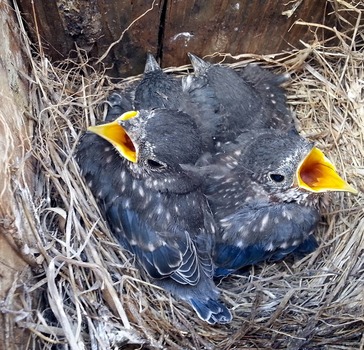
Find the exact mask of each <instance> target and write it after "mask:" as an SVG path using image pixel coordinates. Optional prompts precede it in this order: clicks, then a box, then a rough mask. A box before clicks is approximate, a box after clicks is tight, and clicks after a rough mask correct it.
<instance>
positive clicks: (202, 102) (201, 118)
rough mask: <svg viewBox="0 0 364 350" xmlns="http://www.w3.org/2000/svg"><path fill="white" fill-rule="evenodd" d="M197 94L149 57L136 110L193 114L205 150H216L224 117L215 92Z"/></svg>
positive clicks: (138, 87) (139, 89) (140, 85)
mask: <svg viewBox="0 0 364 350" xmlns="http://www.w3.org/2000/svg"><path fill="white" fill-rule="evenodd" d="M193 95H194V92H191V91H184V90H183V87H182V79H181V78H177V77H174V76H172V75H169V74H167V73H165V72H163V70H162V69H161V67H160V66H159V64H158V63H157V61H156V60H155V59H154V57H153V56H152V55H151V54H148V55H147V61H146V64H145V69H144V75H143V78H142V79H141V80H140V82H139V84H138V85H137V87H136V90H135V99H134V107H135V109H137V110H138V109H149V108H166V109H170V110H172V109H173V110H178V111H183V112H185V113H187V114H189V115H190V116H191V117H192V118H193V120H194V121H195V123H196V124H197V127H198V129H199V132H200V135H201V140H202V148H203V151H214V143H215V140H216V138H217V136H218V135H219V134H220V129H221V124H222V122H223V118H222V116H221V115H220V114H219V113H218V109H219V102H218V101H217V99H216V98H215V94H214V91H213V90H212V89H210V88H208V87H206V88H205V89H204V91H203V96H201V95H199V98H192V97H193Z"/></svg>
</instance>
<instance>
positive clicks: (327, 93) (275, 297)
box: [18, 13, 364, 349]
mask: <svg viewBox="0 0 364 350" xmlns="http://www.w3.org/2000/svg"><path fill="white" fill-rule="evenodd" d="M359 15H360V13H358V16H359ZM311 28H312V29H314V26H311ZM333 35H334V36H335V40H336V44H335V45H332V43H333V41H332V40H330V41H328V42H315V43H314V44H312V45H305V46H306V47H305V48H304V49H303V50H292V51H291V52H287V53H283V54H278V55H269V56H257V55H254V56H252V55H242V56H240V57H239V58H238V59H239V62H236V63H234V64H232V66H233V67H234V68H235V69H239V68H241V67H243V66H244V65H246V64H247V63H249V62H257V63H259V64H261V65H262V66H264V67H267V68H268V69H271V70H273V71H275V72H277V73H278V72H285V71H289V72H290V73H291V75H292V80H291V82H289V83H288V84H287V86H286V89H287V95H288V102H289V104H290V106H291V107H292V109H293V110H294V111H295V113H296V117H297V125H298V129H299V130H300V133H301V134H302V135H305V136H306V137H307V138H308V139H310V140H312V141H313V142H315V143H317V144H318V145H319V147H320V149H322V150H323V151H324V153H325V154H327V155H328V157H329V158H330V159H331V160H332V161H333V162H334V163H335V164H336V166H337V168H338V170H339V173H340V174H341V175H343V177H344V178H346V179H347V180H348V182H349V183H350V184H352V185H353V186H354V187H356V188H357V189H358V190H359V191H363V190H364V164H363V160H364V145H363V143H364V66H363V60H364V53H363V27H362V26H360V25H359V21H357V23H356V24H354V25H353V26H351V27H350V28H349V29H348V30H346V31H342V32H338V31H333ZM26 45H29V42H28V41H27V42H26ZM29 52H31V51H30V50H29ZM222 57H223V56H222ZM29 60H30V61H31V65H32V77H31V79H32V82H33V83H32V89H31V100H32V101H31V102H32V105H33V111H32V113H31V114H32V116H33V118H34V119H35V127H34V138H33V143H32V144H33V146H32V150H31V157H33V158H34V165H35V176H36V181H37V185H36V192H35V193H34V196H33V198H31V199H30V200H31V204H32V207H33V208H34V212H32V213H31V215H33V217H32V220H33V225H34V227H36V230H35V232H36V234H35V237H33V238H32V251H33V252H36V253H35V254H36V255H37V262H38V263H39V266H38V269H37V273H36V276H35V277H34V278H33V279H32V280H30V281H28V283H27V284H26V285H25V286H23V294H24V298H23V299H22V300H23V309H24V313H23V314H22V318H21V319H19V320H18V321H19V324H18V325H19V326H21V327H26V328H28V329H30V330H31V337H30V339H29V346H30V348H31V347H33V346H35V345H36V344H38V346H39V348H41V349H49V348H51V347H52V345H54V344H64V343H68V344H69V348H70V349H109V348H123V346H125V348H126V349H134V348H141V347H142V348H145V349H163V348H170V349H215V348H216V349H232V348H236V349H243V348H249V349H272V348H277V349H283V348H290V349H302V348H305V349H312V348H324V347H325V346H327V347H328V348H330V349H363V348H364V335H363V333H364V319H363V315H364V302H363V300H364V288H363V284H364V254H363V249H364V235H363V232H364V209H363V208H364V197H363V194H362V192H360V193H359V195H358V196H352V195H349V194H343V193H340V194H334V195H332V196H331V198H332V199H331V201H330V203H329V204H328V205H327V206H326V208H325V209H324V215H323V217H322V223H321V224H320V227H319V229H318V231H317V233H316V234H317V237H318V238H319V241H320V243H321V244H320V247H319V248H318V249H317V250H316V251H315V252H314V253H313V254H311V255H309V256H307V257H306V258H304V259H302V260H300V261H293V260H289V259H288V260H285V261H282V262H279V263H269V264H268V263H267V264H261V265H259V266H254V267H251V268H248V269H247V270H246V274H244V275H242V276H231V277H228V278H225V279H224V280H222V281H221V283H220V284H219V288H220V290H221V295H222V300H223V301H224V302H225V304H226V305H227V306H228V307H229V308H230V309H231V311H232V313H233V317H234V318H233V321H232V323H231V324H229V325H224V326H210V325H208V324H207V323H205V322H203V321H201V320H200V319H198V318H197V316H196V314H195V313H194V312H193V310H192V309H191V308H190V307H189V306H188V305H187V304H185V303H183V302H181V301H177V300H175V299H174V298H172V297H171V296H170V295H169V294H168V293H166V292H164V291H163V290H161V289H160V288H158V287H155V286H153V285H151V284H149V283H148V282H146V281H147V280H146V279H145V276H142V275H141V272H140V271H138V270H137V269H136V268H135V266H134V260H133V257H132V256H131V255H130V254H129V253H128V252H126V251H124V250H123V249H121V247H120V246H119V245H118V244H117V243H116V242H115V240H114V239H113V237H112V235H111V234H110V232H109V231H108V229H107V226H106V224H105V222H104V220H103V219H102V217H101V215H100V212H99V211H98V209H97V205H96V202H95V200H94V198H93V196H92V194H91V192H90V190H89V189H88V187H87V185H86V184H85V183H84V182H83V179H82V178H81V176H80V174H79V169H78V166H77V164H76V162H75V159H74V153H75V147H76V145H77V142H78V140H79V138H80V136H81V134H82V133H83V132H84V131H85V130H86V128H87V127H88V126H89V125H92V124H95V122H96V121H99V120H102V119H103V117H104V116H105V114H106V105H105V104H103V101H104V100H105V99H106V98H107V96H108V94H109V93H110V91H112V90H114V89H122V88H123V87H124V86H125V85H126V84H128V83H129V82H131V81H136V80H137V79H139V78H140V77H132V78H129V79H125V80H123V81H120V82H118V83H113V82H112V81H111V80H110V79H109V78H108V76H107V71H106V70H105V71H96V70H95V69H94V68H92V67H91V65H90V64H89V61H88V59H87V55H86V54H85V53H84V52H81V51H80V52H78V60H76V61H70V60H65V61H63V62H60V63H58V64H52V63H51V62H49V61H48V60H47V59H46V58H45V57H44V56H43V55H41V54H40V55H36V56H35V55H30V54H29ZM189 68H190V67H187V66H186V67H180V68H176V69H168V70H167V71H168V72H173V73H175V74H184V73H186V72H187V71H188V69H189ZM26 201H28V202H29V199H28V198H26ZM23 235H24V240H26V241H29V237H26V235H27V233H26V232H24V233H23ZM35 295H37V296H38V297H37V299H35V298H34V296H35ZM39 295H40V296H41V297H40V298H39Z"/></svg>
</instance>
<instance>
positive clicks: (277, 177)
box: [269, 174, 284, 182]
mask: <svg viewBox="0 0 364 350" xmlns="http://www.w3.org/2000/svg"><path fill="white" fill-rule="evenodd" d="M269 176H270V178H271V179H272V180H273V181H274V182H283V181H284V176H283V175H281V174H270V175H269Z"/></svg>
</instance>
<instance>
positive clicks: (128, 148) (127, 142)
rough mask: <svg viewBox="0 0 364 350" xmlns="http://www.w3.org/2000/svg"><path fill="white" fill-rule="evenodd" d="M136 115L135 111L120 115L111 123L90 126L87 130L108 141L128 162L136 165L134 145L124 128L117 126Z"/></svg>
mask: <svg viewBox="0 0 364 350" xmlns="http://www.w3.org/2000/svg"><path fill="white" fill-rule="evenodd" d="M137 115H138V112H137V111H129V112H126V113H124V114H122V115H121V116H120V117H118V118H117V119H115V120H114V121H113V122H111V123H106V124H101V125H95V126H90V127H89V128H88V129H87V130H88V131H91V132H93V133H95V134H97V135H99V136H101V137H102V138H104V139H105V140H107V141H109V142H110V143H111V144H112V145H113V146H114V147H115V148H116V150H117V151H118V152H119V153H120V154H121V155H122V156H123V157H124V158H126V159H127V160H129V161H130V162H133V163H136V162H137V151H136V148H135V146H134V143H133V141H132V140H131V139H130V137H129V136H128V134H127V132H126V131H125V130H124V128H123V127H122V126H121V125H120V124H119V121H122V120H128V119H131V118H134V117H136V116H137Z"/></svg>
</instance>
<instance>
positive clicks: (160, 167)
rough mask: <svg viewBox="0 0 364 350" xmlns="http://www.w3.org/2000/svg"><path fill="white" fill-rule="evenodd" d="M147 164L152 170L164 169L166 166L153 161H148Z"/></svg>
mask: <svg viewBox="0 0 364 350" xmlns="http://www.w3.org/2000/svg"><path fill="white" fill-rule="evenodd" d="M147 163H148V165H149V166H150V167H151V168H154V169H162V168H165V167H166V165H165V164H164V163H160V162H158V161H156V160H154V159H148V160H147Z"/></svg>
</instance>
